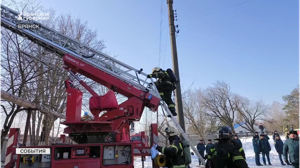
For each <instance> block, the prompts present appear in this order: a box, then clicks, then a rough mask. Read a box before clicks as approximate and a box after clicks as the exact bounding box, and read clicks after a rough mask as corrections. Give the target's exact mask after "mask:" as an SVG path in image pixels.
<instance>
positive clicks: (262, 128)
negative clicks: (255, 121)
mask: <svg viewBox="0 0 300 168" xmlns="http://www.w3.org/2000/svg"><path fill="white" fill-rule="evenodd" d="M258 128H259V129H260V132H261V133H263V132H264V129H265V127H264V126H263V124H262V123H260V125H259V127H258Z"/></svg>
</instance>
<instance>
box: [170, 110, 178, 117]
mask: <svg viewBox="0 0 300 168" xmlns="http://www.w3.org/2000/svg"><path fill="white" fill-rule="evenodd" d="M169 110H170V111H171V113H172V115H173V116H174V117H175V116H177V113H176V112H175V109H172V110H171V109H169ZM168 117H170V118H171V116H170V115H168Z"/></svg>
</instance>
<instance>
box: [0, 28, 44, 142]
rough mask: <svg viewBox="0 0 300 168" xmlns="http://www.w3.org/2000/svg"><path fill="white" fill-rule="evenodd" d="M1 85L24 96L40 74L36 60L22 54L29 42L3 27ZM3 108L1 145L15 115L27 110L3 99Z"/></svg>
mask: <svg viewBox="0 0 300 168" xmlns="http://www.w3.org/2000/svg"><path fill="white" fill-rule="evenodd" d="M1 35H2V36H1V44H2V47H1V52H2V54H1V59H2V61H1V69H2V73H1V86H2V89H3V90H5V91H6V92H9V93H11V94H13V95H16V96H18V97H21V98H24V95H23V94H24V92H23V90H24V89H25V88H26V83H30V82H33V81H34V80H35V78H36V77H37V76H38V75H40V74H38V72H37V71H35V69H34V68H33V67H34V61H33V60H31V59H28V58H26V57H23V56H22V53H21V51H22V50H25V49H26V48H28V46H29V44H28V43H24V40H23V39H22V38H20V37H18V36H17V35H15V34H13V33H11V32H9V31H7V30H6V29H2V31H1ZM1 107H2V110H3V112H4V114H5V116H6V117H5V120H4V124H3V129H2V132H1V146H2V142H3V141H4V138H5V136H6V135H7V134H8V131H9V129H10V127H11V125H12V123H13V121H14V118H15V116H16V115H17V114H18V113H19V112H21V111H22V110H25V109H24V108H22V107H21V106H18V105H16V104H13V103H10V102H6V101H2V103H1Z"/></svg>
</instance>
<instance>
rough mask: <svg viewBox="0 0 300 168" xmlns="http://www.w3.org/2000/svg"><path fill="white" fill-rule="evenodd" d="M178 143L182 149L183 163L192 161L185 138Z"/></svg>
mask: <svg viewBox="0 0 300 168" xmlns="http://www.w3.org/2000/svg"><path fill="white" fill-rule="evenodd" d="M180 143H181V146H182V151H183V160H184V164H185V165H189V164H190V163H192V160H191V151H190V144H189V142H188V141H186V140H183V141H180Z"/></svg>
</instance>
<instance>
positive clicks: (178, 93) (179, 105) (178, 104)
mask: <svg viewBox="0 0 300 168" xmlns="http://www.w3.org/2000/svg"><path fill="white" fill-rule="evenodd" d="M167 4H168V9H169V28H170V38H171V50H172V60H173V71H174V73H175V75H176V77H177V78H178V80H179V83H178V84H177V86H176V90H175V104H176V110H177V113H178V117H177V118H178V121H179V125H180V126H181V128H182V129H183V131H184V132H185V125H184V116H183V108H182V98H181V88H180V77H179V68H178V58H177V48H176V37H175V33H176V32H175V25H174V11H173V0H167ZM182 138H183V137H182Z"/></svg>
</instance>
